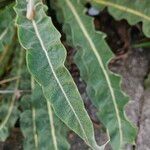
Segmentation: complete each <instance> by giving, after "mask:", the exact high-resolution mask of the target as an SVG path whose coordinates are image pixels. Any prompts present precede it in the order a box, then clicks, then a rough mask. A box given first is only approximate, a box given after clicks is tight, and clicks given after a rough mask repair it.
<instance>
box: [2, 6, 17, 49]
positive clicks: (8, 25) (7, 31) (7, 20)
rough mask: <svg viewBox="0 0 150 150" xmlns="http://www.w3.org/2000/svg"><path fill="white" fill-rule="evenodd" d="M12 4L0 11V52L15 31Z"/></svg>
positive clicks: (8, 42)
mask: <svg viewBox="0 0 150 150" xmlns="http://www.w3.org/2000/svg"><path fill="white" fill-rule="evenodd" d="M12 6H13V5H10V6H8V7H6V8H5V9H3V10H2V11H0V20H2V21H0V52H1V51H3V49H5V47H6V46H7V45H9V44H10V43H11V41H12V39H13V36H14V33H15V27H14V11H13V7H12Z"/></svg>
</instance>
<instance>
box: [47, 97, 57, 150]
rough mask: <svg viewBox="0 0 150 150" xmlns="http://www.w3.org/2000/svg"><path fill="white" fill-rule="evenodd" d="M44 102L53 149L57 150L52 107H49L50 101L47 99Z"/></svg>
mask: <svg viewBox="0 0 150 150" xmlns="http://www.w3.org/2000/svg"><path fill="white" fill-rule="evenodd" d="M46 102H47V109H48V116H49V122H50V127H51V128H50V130H51V133H52V139H53V144H54V149H55V150H58V146H57V140H56V139H57V138H56V134H55V126H54V120H53V113H52V108H51V105H50V103H49V102H48V101H47V100H46Z"/></svg>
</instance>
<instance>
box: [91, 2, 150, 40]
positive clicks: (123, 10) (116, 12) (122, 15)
mask: <svg viewBox="0 0 150 150" xmlns="http://www.w3.org/2000/svg"><path fill="white" fill-rule="evenodd" d="M91 2H93V3H97V5H100V6H107V7H108V11H109V13H110V14H112V15H113V16H114V17H115V19H117V20H120V19H126V20H127V21H128V22H129V24H131V25H134V24H136V23H138V22H143V32H144V34H145V35H146V36H147V37H150V28H149V26H150V9H149V8H150V2H149V0H144V1H141V0H134V2H133V1H131V0H91Z"/></svg>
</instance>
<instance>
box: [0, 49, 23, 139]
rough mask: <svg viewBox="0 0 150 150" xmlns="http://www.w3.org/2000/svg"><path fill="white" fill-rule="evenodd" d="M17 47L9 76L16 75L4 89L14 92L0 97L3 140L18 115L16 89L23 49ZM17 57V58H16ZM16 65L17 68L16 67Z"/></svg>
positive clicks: (18, 82) (0, 136)
mask: <svg viewBox="0 0 150 150" xmlns="http://www.w3.org/2000/svg"><path fill="white" fill-rule="evenodd" d="M19 48H20V47H17V51H16V52H17V53H18V54H17V55H16V57H15V59H14V62H13V67H14V68H13V69H12V71H11V76H14V75H16V76H18V77H19V78H17V79H16V80H15V81H13V82H11V83H10V85H9V86H8V88H7V89H6V90H14V93H12V94H11V93H10V94H6V95H4V96H3V98H0V99H1V100H0V101H1V102H0V141H5V140H6V138H7V137H8V136H9V132H10V129H11V128H13V127H14V125H15V123H16V121H17V119H18V117H19V110H18V108H17V107H18V102H17V100H18V98H17V95H18V94H17V90H18V89H19V87H20V84H21V83H20V82H21V79H20V76H21V75H22V73H23V72H22V67H23V60H25V59H24V51H23V50H21V49H19ZM18 57H19V58H18ZM16 66H17V68H16Z"/></svg>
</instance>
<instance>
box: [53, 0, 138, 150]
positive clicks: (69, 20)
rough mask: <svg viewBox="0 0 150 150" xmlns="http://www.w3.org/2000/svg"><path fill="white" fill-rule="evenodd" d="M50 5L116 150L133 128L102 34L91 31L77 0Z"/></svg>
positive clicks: (132, 135) (132, 138) (92, 29)
mask: <svg viewBox="0 0 150 150" xmlns="http://www.w3.org/2000/svg"><path fill="white" fill-rule="evenodd" d="M53 6H55V7H56V8H55V9H56V10H57V11H58V10H60V12H58V13H59V14H58V18H59V19H60V20H61V21H62V18H63V19H64V20H63V21H64V28H63V29H64V31H65V33H66V34H67V41H68V43H69V44H71V45H72V46H74V47H75V48H77V49H78V51H77V53H76V55H75V63H76V64H77V66H78V67H79V69H80V72H81V77H82V78H83V79H84V81H85V82H86V83H87V93H88V95H89V96H90V98H91V99H92V100H93V103H94V104H95V105H96V107H97V108H98V110H99V112H98V116H99V117H100V119H101V121H102V122H103V123H104V125H105V126H106V128H107V129H108V130H109V134H110V142H111V144H112V146H113V148H114V149H115V150H116V149H120V148H121V147H122V145H123V144H124V143H125V142H127V141H128V142H131V143H132V142H133V141H134V139H135V134H136V131H135V129H134V128H133V126H132V125H131V124H130V123H129V122H128V120H127V118H126V116H125V115H124V111H123V109H124V106H125V104H126V103H127V97H126V96H124V94H123V93H122V92H121V90H120V77H118V76H115V75H114V74H113V73H112V72H110V71H109V70H108V67H107V63H108V61H109V60H110V58H111V57H112V52H111V51H110V49H109V47H108V45H107V44H106V42H105V40H104V39H105V35H104V34H103V33H100V32H99V34H98V33H97V32H96V31H95V30H94V26H93V24H92V19H89V17H88V16H86V15H85V14H84V7H83V6H81V5H80V2H79V1H73V0H70V1H69V0H64V1H61V0H58V1H57V2H55V1H53ZM62 6H63V7H62ZM62 14H63V16H62ZM60 15H61V16H60ZM100 48H101V49H100ZM120 99H122V101H121V100H120ZM112 106H113V107H112ZM126 130H127V131H128V132H127V133H126ZM132 130H133V131H132ZM128 137H129V138H128Z"/></svg>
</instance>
